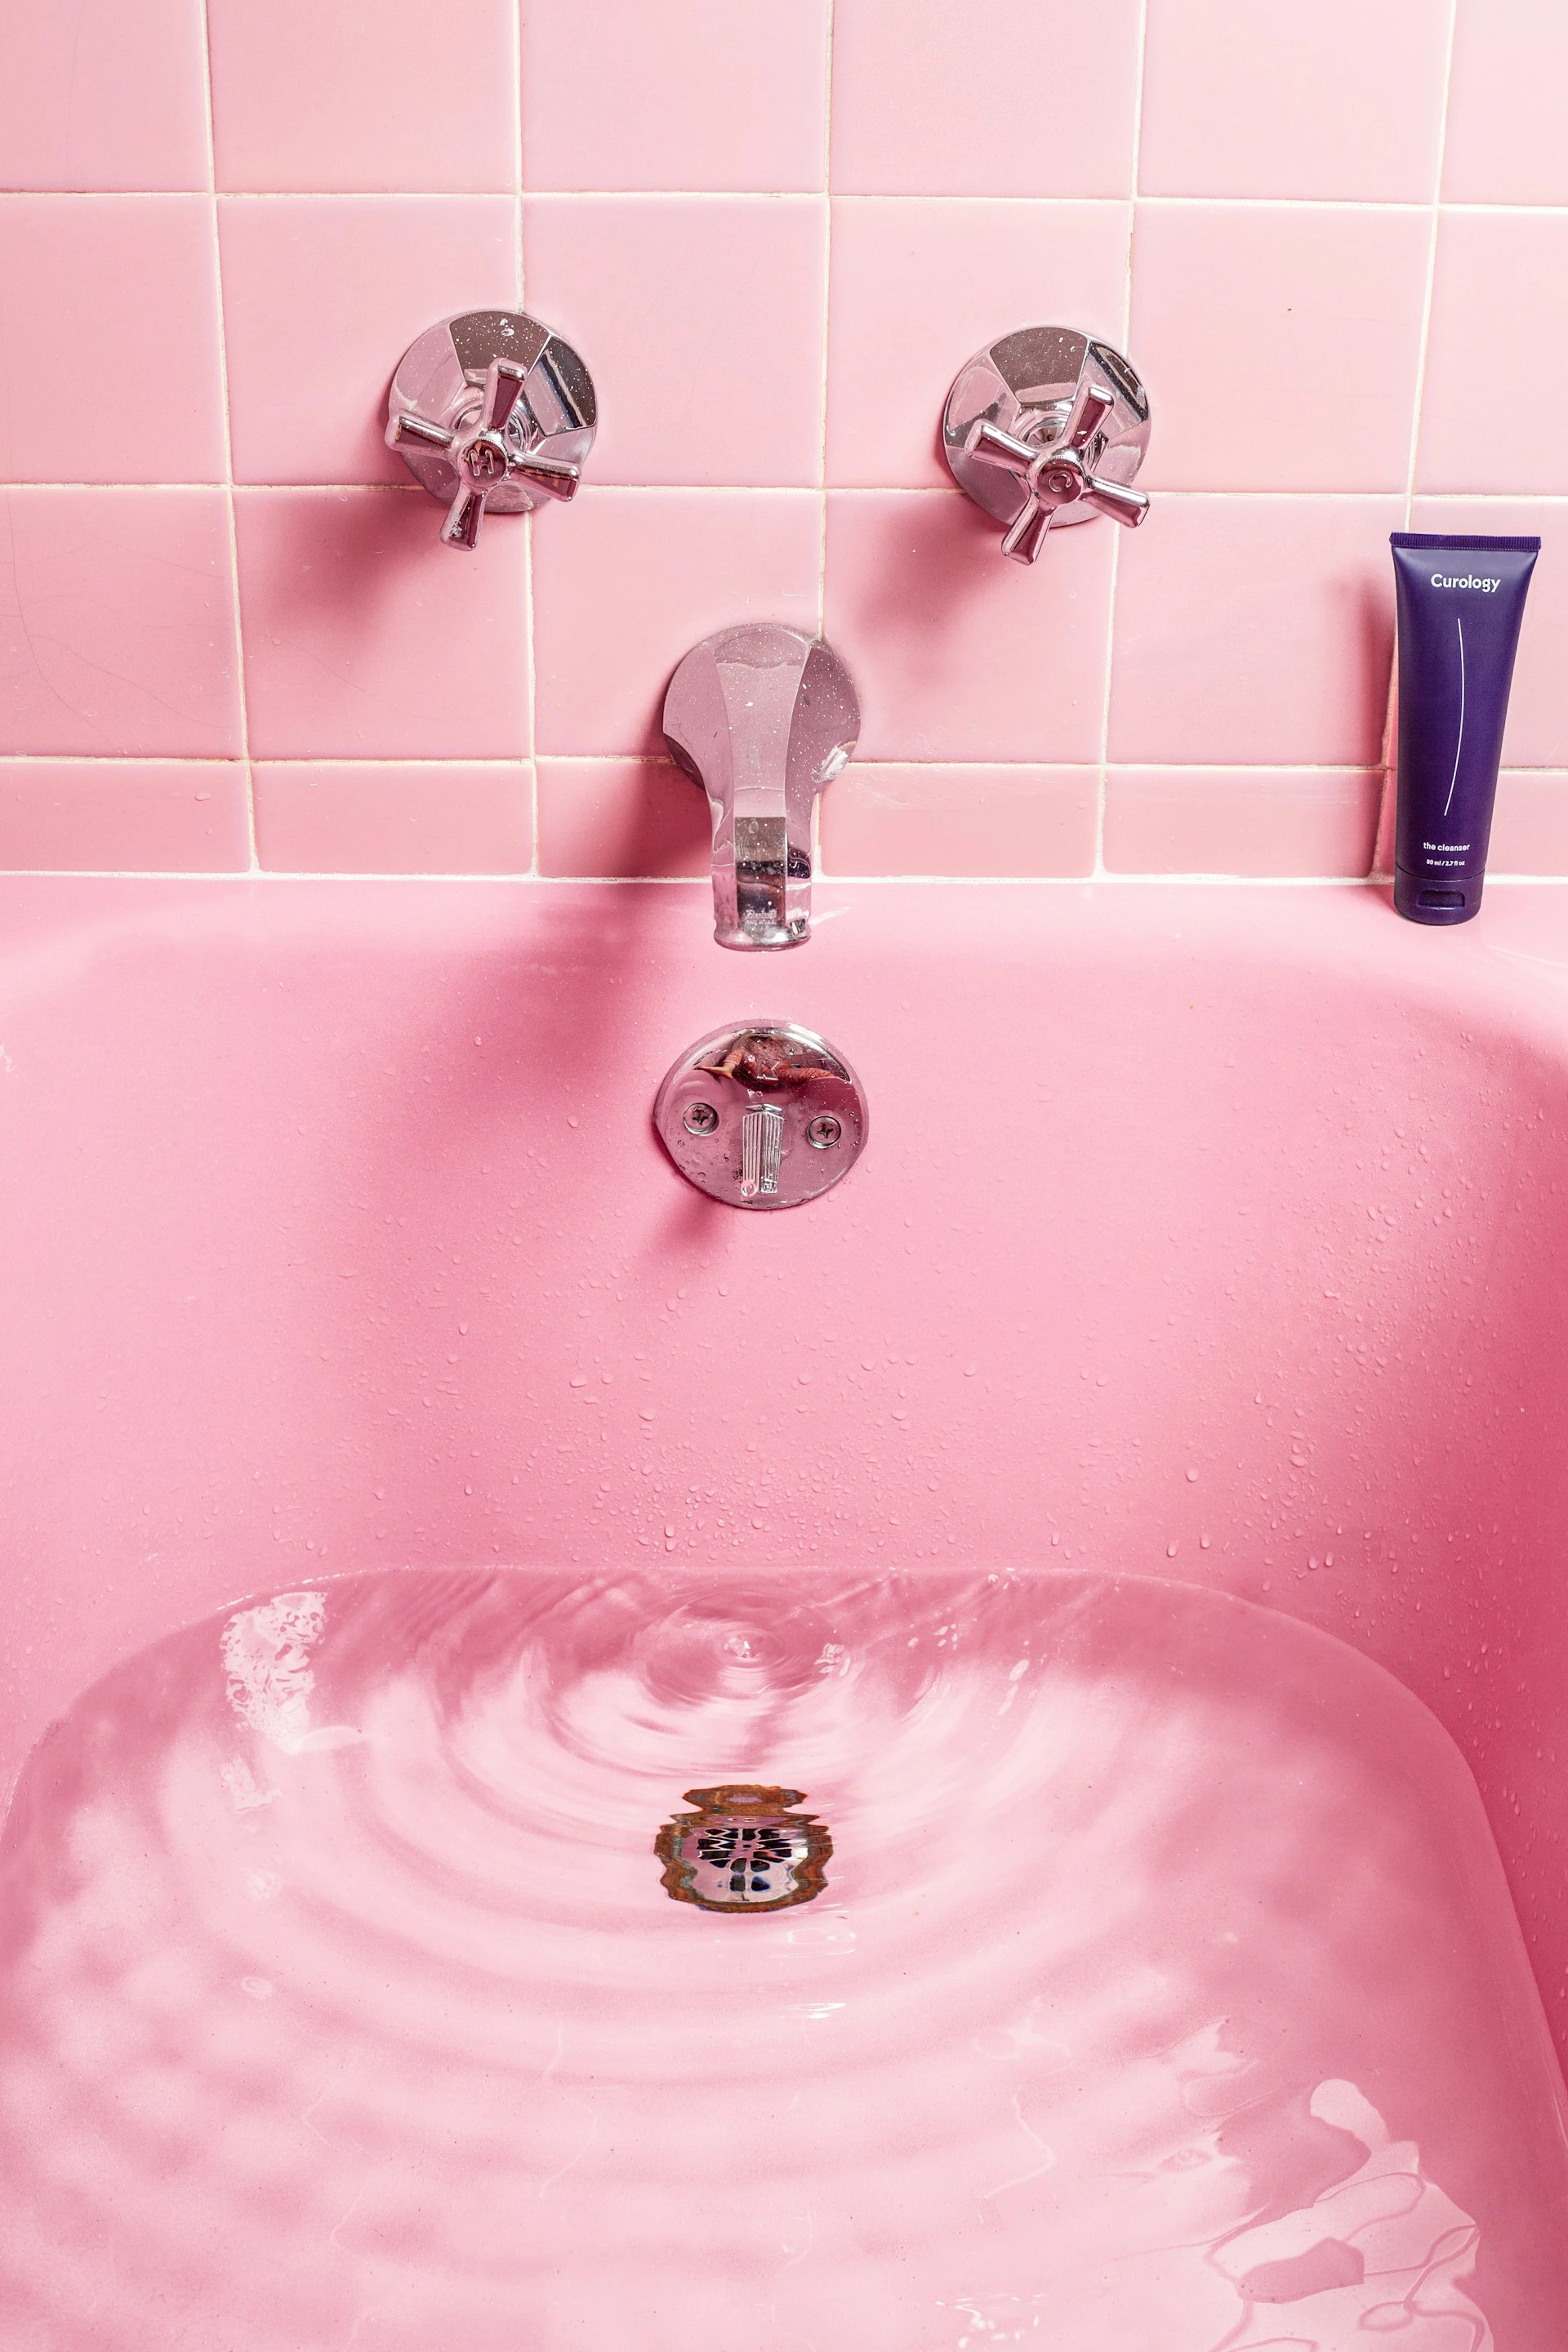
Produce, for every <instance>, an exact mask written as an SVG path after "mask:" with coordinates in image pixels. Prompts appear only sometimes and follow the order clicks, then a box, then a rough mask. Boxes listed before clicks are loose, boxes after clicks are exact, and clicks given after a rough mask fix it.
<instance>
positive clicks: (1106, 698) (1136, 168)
mask: <svg viewBox="0 0 1568 2352" xmlns="http://www.w3.org/2000/svg"><path fill="white" fill-rule="evenodd" d="M1148 48H1149V0H1139V7H1138V67H1137V74H1136V78H1135V79H1134V82H1133V86H1132V152H1131V156H1130V157H1129V159H1128V161H1129V171H1128V192H1129V193H1128V202H1127V271H1126V276H1125V278H1124V280H1123V283H1122V289H1121V349H1122V350H1123V351H1124V352H1126V351H1127V350H1128V344H1129V341H1130V340H1131V333H1132V254H1133V248H1134V245H1135V242H1136V239H1137V234H1138V189H1139V184H1140V181H1141V179H1142V163H1143V74H1144V67H1145V64H1146V62H1147V58H1148ZM1128 355H1129V357H1131V352H1129V354H1128ZM1133 365H1134V366H1136V365H1137V362H1136V361H1135V360H1134V361H1133ZM1112 528H1113V530H1114V536H1113V538H1112V540H1111V542H1110V581H1109V583H1108V584H1107V591H1106V599H1105V680H1104V688H1103V691H1102V694H1101V698H1100V782H1099V786H1098V789H1097V791H1096V793H1095V802H1094V871H1095V873H1096V874H1097V875H1100V874H1103V873H1104V871H1105V799H1106V782H1107V778H1108V777H1109V775H1110V693H1111V685H1112V680H1113V676H1114V671H1115V666H1116V591H1117V583H1118V581H1119V580H1120V578H1121V541H1122V538H1123V536H1124V534H1123V532H1122V531H1121V530H1120V529H1117V528H1116V527H1115V526H1113V527H1112ZM1047 552H1048V551H1047Z"/></svg>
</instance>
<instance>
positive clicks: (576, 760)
mask: <svg viewBox="0 0 1568 2352" xmlns="http://www.w3.org/2000/svg"><path fill="white" fill-rule="evenodd" d="M536 756H537V759H538V760H540V761H546V760H547V761H550V762H551V763H552V765H553V766H555V767H559V768H669V769H673V768H674V766H675V762H674V761H673V760H671V759H669V758H668V757H667V756H666V755H665V754H664V753H663V752H658V751H541V752H539V753H538V754H537V755H535V754H533V753H531V752H526V751H519V752H516V753H515V754H513V755H512V756H511V757H510V758H506V759H494V758H487V759H479V758H469V757H468V756H466V755H464V754H462V753H454V754H451V755H449V756H447V757H443V758H440V759H427V760H419V759H410V758H407V757H405V756H404V755H401V754H399V753H395V752H392V753H388V754H386V755H385V756H384V757H382V758H370V757H365V756H363V755H362V756H358V757H348V758H345V757H342V756H340V755H338V754H337V753H316V752H302V753H293V754H290V755H289V756H287V757H285V756H283V755H281V754H279V755H277V756H274V757H269V758H260V759H251V760H249V761H247V760H246V759H245V758H244V757H236V756H234V755H231V754H226V753H224V752H221V751H211V752H201V751H195V752H174V751H168V752H159V751H132V752H119V751H114V752H92V751H4V752H0V771H4V770H5V769H6V768H104V769H110V770H113V771H115V772H119V771H120V770H121V769H122V768H130V769H137V768H189V769H190V770H191V771H192V772H193V773H196V774H201V773H205V772H209V771H211V770H212V769H215V768H216V769H219V770H222V769H226V768H243V767H245V766H247V765H249V766H251V767H256V768H310V769H316V768H346V769H349V770H350V771H356V770H359V769H374V770H380V769H384V768H449V769H452V770H454V771H461V770H464V769H468V768H496V769H516V768H521V767H525V766H527V764H528V762H529V761H530V760H531V759H533V758H535V757H536ZM1382 765H1383V762H1382V761H1380V760H1378V759H1375V758H1373V759H1366V760H1349V761H1345V760H1106V761H1100V760H1053V759H1050V758H1045V757H1042V758H1040V759H1037V760H945V759H933V758H931V757H930V756H929V755H925V756H921V757H919V758H917V757H914V756H913V755H911V756H910V758H909V759H905V760H897V759H878V760H857V761H855V762H854V763H853V767H852V768H851V769H850V770H849V771H848V772H849V773H851V774H853V775H857V776H876V775H879V774H881V773H883V772H895V773H898V774H900V775H901V774H903V773H905V772H907V771H908V770H910V769H911V768H912V769H916V770H919V771H921V772H931V773H933V774H940V775H944V776H945V775H953V776H963V775H968V774H972V773H973V774H975V775H993V774H998V775H1019V776H1026V775H1039V774H1042V773H1043V774H1046V775H1052V776H1057V775H1059V776H1084V775H1090V774H1098V773H1099V772H1100V770H1101V769H1102V768H1103V769H1104V771H1105V772H1107V773H1108V774H1110V775H1113V776H1123V775H1125V776H1148V775H1157V776H1371V775H1375V774H1376V773H1377V772H1378V771H1379V769H1380V768H1381V766H1382ZM1500 772H1501V773H1502V774H1503V775H1505V776H1564V775H1568V760H1541V761H1528V760H1510V761H1505V762H1504V763H1503V766H1502V769H1501V771H1500Z"/></svg>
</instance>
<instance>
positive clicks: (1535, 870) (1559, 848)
mask: <svg viewBox="0 0 1568 2352" xmlns="http://www.w3.org/2000/svg"><path fill="white" fill-rule="evenodd" d="M1487 863H1488V866H1489V870H1490V871H1491V872H1492V873H1494V874H1568V774H1565V773H1564V772H1563V771H1562V770H1561V769H1559V770H1557V771H1555V772H1553V771H1552V770H1551V769H1546V768H1532V769H1524V770H1515V771H1514V772H1513V773H1512V774H1510V773H1509V772H1508V771H1507V770H1506V769H1505V771H1504V772H1503V773H1502V774H1501V775H1500V777H1499V778H1498V793H1497V809H1496V812H1495V814H1494V815H1493V817H1492V837H1491V846H1490V849H1489V854H1488V859H1487Z"/></svg>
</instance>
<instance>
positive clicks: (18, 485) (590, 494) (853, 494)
mask: <svg viewBox="0 0 1568 2352" xmlns="http://www.w3.org/2000/svg"><path fill="white" fill-rule="evenodd" d="M1152 488H1153V491H1154V495H1155V496H1157V497H1158V498H1160V499H1209V500H1210V501H1211V502H1215V501H1218V500H1221V499H1224V500H1226V502H1228V503H1230V504H1232V505H1234V504H1236V503H1237V502H1238V501H1242V500H1247V499H1251V500H1255V501H1256V500H1258V499H1295V500H1297V501H1301V500H1308V499H1315V500H1317V501H1318V502H1319V503H1320V504H1324V503H1329V502H1333V503H1338V504H1342V505H1343V504H1359V505H1362V506H1373V505H1384V506H1386V505H1387V504H1388V503H1389V501H1390V500H1391V499H1402V498H1404V497H1405V492H1404V491H1403V490H1402V489H1401V488H1399V487H1397V486H1396V485H1394V484H1390V486H1389V487H1388V488H1386V489H1383V490H1290V489H1272V490H1269V489H1247V490H1217V489H1214V490H1210V489H1179V488H1175V487H1174V486H1173V485H1171V484H1160V485H1156V486H1152ZM225 489H230V490H233V489H238V490H243V491H244V492H245V493H246V496H247V498H248V497H250V496H252V495H258V496H260V497H263V498H290V497H292V498H331V499H338V498H394V499H402V498H425V497H427V496H428V493H427V492H426V490H424V489H423V488H421V487H420V485H419V484H418V483H417V482H413V481H410V482H224V481H215V482H33V481H8V480H6V479H5V478H4V477H0V491H4V492H5V495H6V496H7V497H15V496H16V495H17V494H18V493H21V494H24V495H25V494H26V493H27V492H28V491H32V490H39V491H43V490H51V491H52V490H72V491H76V490H119V491H124V490H139V491H143V492H145V493H147V494H148V495H149V496H153V495H161V494H162V493H163V491H165V490H171V491H174V492H176V493H178V494H179V495H180V496H182V497H189V496H191V495H193V494H194V493H195V492H196V491H198V490H225ZM820 495H821V485H820V484H819V483H814V482H605V481H584V485H583V488H582V489H581V490H580V491H579V493H578V496H579V497H581V498H595V499H602V498H605V497H609V498H618V497H635V498H649V497H657V498H672V499H733V498H741V497H744V498H748V499H809V498H816V497H819V496H820ZM833 495H834V496H835V497H836V498H851V499H912V498H922V499H961V498H963V491H962V490H961V489H958V488H956V487H955V486H954V485H953V484H952V483H951V482H945V483H944V482H836V483H835V484H834V485H833ZM1421 495H1422V496H1423V497H1425V498H1441V499H1442V500H1443V503H1444V504H1445V505H1446V506H1477V507H1486V506H1494V507H1496V506H1519V505H1520V504H1521V503H1528V504H1529V505H1531V506H1532V507H1553V506H1568V492H1563V491H1548V492H1546V493H1544V494H1542V493H1538V492H1537V491H1535V490H1532V489H1522V488H1521V489H1516V490H1426V491H1423V492H1422V493H1421Z"/></svg>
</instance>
